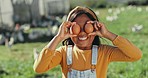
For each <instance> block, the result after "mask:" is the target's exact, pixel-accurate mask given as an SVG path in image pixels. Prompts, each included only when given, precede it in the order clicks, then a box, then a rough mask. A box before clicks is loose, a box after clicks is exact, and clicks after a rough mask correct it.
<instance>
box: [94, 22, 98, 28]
mask: <svg viewBox="0 0 148 78" xmlns="http://www.w3.org/2000/svg"><path fill="white" fill-rule="evenodd" d="M94 27H95V29H96V30H98V24H97V22H96V23H94Z"/></svg>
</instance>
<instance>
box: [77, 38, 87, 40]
mask: <svg viewBox="0 0 148 78" xmlns="http://www.w3.org/2000/svg"><path fill="white" fill-rule="evenodd" d="M78 39H79V40H86V39H87V37H79V38H78Z"/></svg>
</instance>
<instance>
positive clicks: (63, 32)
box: [57, 21, 77, 40]
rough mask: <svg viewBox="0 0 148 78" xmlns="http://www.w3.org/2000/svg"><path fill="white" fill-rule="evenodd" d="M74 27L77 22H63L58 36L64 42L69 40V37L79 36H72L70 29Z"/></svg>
mask: <svg viewBox="0 0 148 78" xmlns="http://www.w3.org/2000/svg"><path fill="white" fill-rule="evenodd" d="M73 25H75V22H70V21H65V22H63V23H62V24H61V25H60V27H59V31H58V34H57V36H58V37H59V38H60V39H62V40H64V39H67V38H69V37H75V36H77V35H72V34H70V31H69V28H70V27H71V26H73Z"/></svg>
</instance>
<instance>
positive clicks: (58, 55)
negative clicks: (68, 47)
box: [33, 47, 63, 73]
mask: <svg viewBox="0 0 148 78" xmlns="http://www.w3.org/2000/svg"><path fill="white" fill-rule="evenodd" d="M62 50H63V49H62V47H60V48H58V49H56V50H55V51H51V50H50V49H49V48H47V47H45V48H43V49H42V51H41V52H40V54H39V56H38V58H37V59H36V60H35V62H34V66H33V68H34V71H35V72H37V73H43V72H46V71H47V70H50V69H52V68H53V67H55V66H57V65H59V64H60V62H61V60H62Z"/></svg>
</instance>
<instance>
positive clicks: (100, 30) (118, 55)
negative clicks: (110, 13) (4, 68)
mask: <svg viewBox="0 0 148 78" xmlns="http://www.w3.org/2000/svg"><path fill="white" fill-rule="evenodd" d="M99 37H103V38H106V39H109V40H110V41H112V43H113V44H114V45H115V46H109V45H103V44H101V43H100V40H99ZM61 41H63V42H62V43H63V46H61V47H59V48H58V49H56V47H57V45H58V44H59V43H60V42H61ZM141 57H142V53H141V51H140V49H138V48H137V47H136V46H134V45H133V44H132V43H131V42H129V41H128V40H127V39H125V38H123V37H121V36H119V35H116V34H114V33H112V32H110V31H109V30H108V29H107V28H106V27H105V25H104V24H102V23H100V22H99V21H98V19H97V16H96V14H95V13H94V12H93V11H92V10H91V9H89V8H86V7H80V6H77V7H76V8H74V9H73V10H72V11H71V12H70V13H69V15H68V17H67V21H65V22H63V23H62V24H61V26H60V28H59V32H58V34H57V35H56V36H55V37H54V38H53V39H52V40H51V41H50V42H49V44H48V45H47V46H45V47H44V48H43V50H42V51H41V53H40V54H39V56H38V58H37V59H36V60H35V63H34V70H35V71H36V72H37V73H43V72H46V71H48V70H50V69H52V68H54V67H55V66H57V65H59V64H60V65H61V68H62V78H106V74H107V68H108V65H109V63H110V62H114V61H123V62H127V61H130V62H132V61H137V60H139V59H140V58H141Z"/></svg>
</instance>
